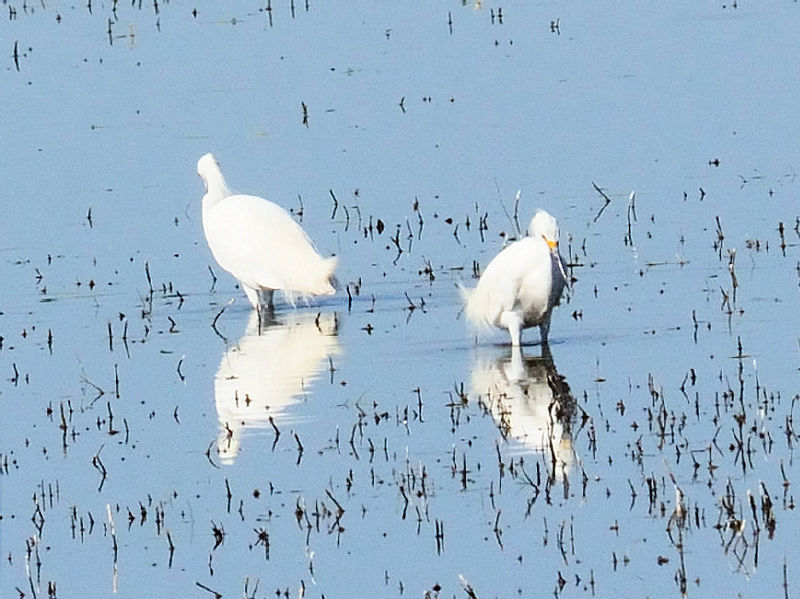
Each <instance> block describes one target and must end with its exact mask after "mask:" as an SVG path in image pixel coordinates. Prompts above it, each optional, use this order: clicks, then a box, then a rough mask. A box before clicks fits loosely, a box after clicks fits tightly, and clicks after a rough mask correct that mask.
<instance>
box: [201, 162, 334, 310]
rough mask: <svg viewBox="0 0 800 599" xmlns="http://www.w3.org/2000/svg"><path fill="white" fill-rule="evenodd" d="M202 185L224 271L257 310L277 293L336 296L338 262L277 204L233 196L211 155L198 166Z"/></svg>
mask: <svg viewBox="0 0 800 599" xmlns="http://www.w3.org/2000/svg"><path fill="white" fill-rule="evenodd" d="M197 174H198V175H200V177H201V178H202V179H203V183H204V184H205V187H206V194H205V195H204V196H203V231H204V232H205V235H206V240H207V241H208V246H209V248H211V253H212V254H214V258H215V259H216V261H217V262H218V263H219V265H220V266H221V267H222V268H224V269H225V270H227V271H228V272H229V273H231V274H232V275H233V276H234V277H236V278H237V279H238V280H239V282H240V283H241V285H242V289H244V292H245V293H246V294H247V299H249V300H250V303H251V304H253V307H254V308H256V309H257V310H258V309H259V308H260V307H261V306H262V305H266V306H268V307H269V306H271V305H272V294H273V292H274V291H275V290H276V289H279V290H281V291H282V292H283V294H284V296H285V297H286V299H287V300H288V301H289V302H291V303H294V300H295V298H296V297H297V296H311V295H330V294H333V293H334V292H335V289H334V281H335V279H334V277H333V271H334V269H335V268H336V262H337V259H336V258H335V257H334V258H323V257H322V256H320V255H319V253H318V252H317V250H316V248H315V247H314V244H313V243H312V242H311V239H309V237H308V235H307V234H306V232H305V231H304V230H303V228H302V227H301V226H300V225H299V224H297V222H296V221H295V220H294V219H293V218H292V217H291V215H290V214H289V213H288V212H286V210H284V209H283V208H281V207H280V206H278V205H277V204H273V203H272V202H270V201H268V200H265V199H264V198H260V197H257V196H252V195H243V194H232V193H231V191H230V189H229V188H228V185H227V183H226V182H225V178H224V177H223V176H222V172H221V171H220V169H219V164H218V163H217V161H216V159H215V158H214V156H213V155H212V154H205V155H203V156H202V157H201V158H200V160H198V161H197Z"/></svg>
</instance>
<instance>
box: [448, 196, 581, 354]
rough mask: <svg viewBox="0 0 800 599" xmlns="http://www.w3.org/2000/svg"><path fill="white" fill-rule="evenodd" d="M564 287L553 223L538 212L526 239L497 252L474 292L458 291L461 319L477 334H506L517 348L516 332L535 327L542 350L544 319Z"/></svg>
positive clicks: (547, 323)
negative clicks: (483, 331) (489, 330)
mask: <svg viewBox="0 0 800 599" xmlns="http://www.w3.org/2000/svg"><path fill="white" fill-rule="evenodd" d="M566 283H567V274H566V270H565V263H564V260H563V258H562V257H561V255H560V254H559V253H558V223H557V222H556V219H555V218H553V216H551V215H550V214H548V213H547V212H545V211H544V210H539V211H537V212H536V214H535V215H534V217H533V219H531V224H530V229H529V232H528V236H527V237H525V238H524V239H520V240H519V241H515V242H514V243H512V244H511V245H509V246H508V247H506V248H505V249H504V250H503V251H501V252H500V253H499V254H498V255H497V256H495V257H494V259H493V260H492V261H491V262H490V263H489V265H488V266H487V267H486V270H485V271H484V272H483V275H481V278H480V280H479V281H478V286H477V287H476V288H475V289H465V288H463V287H462V294H463V296H464V299H465V301H466V314H467V318H468V319H469V320H470V321H471V322H472V323H473V324H474V325H476V326H478V327H479V328H485V327H488V326H490V325H494V326H496V327H500V328H506V329H508V333H509V335H511V345H519V344H520V337H521V335H522V329H525V328H528V327H533V326H537V325H538V327H539V332H540V334H541V339H542V345H547V335H548V333H549V331H550V314H551V312H552V310H553V306H555V305H557V304H558V302H559V300H560V298H561V292H562V291H563V289H564V285H565V284H566Z"/></svg>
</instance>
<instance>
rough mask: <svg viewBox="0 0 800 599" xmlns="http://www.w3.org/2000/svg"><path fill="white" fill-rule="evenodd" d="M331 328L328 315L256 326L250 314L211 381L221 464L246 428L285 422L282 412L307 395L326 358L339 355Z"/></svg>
mask: <svg viewBox="0 0 800 599" xmlns="http://www.w3.org/2000/svg"><path fill="white" fill-rule="evenodd" d="M336 325H337V320H336V315H335V314H333V313H328V314H316V313H312V314H306V313H299V312H292V313H291V314H287V315H285V316H282V317H280V318H279V319H278V320H271V321H269V322H266V323H263V322H262V323H261V326H260V327H259V316H258V312H256V311H253V313H252V314H251V316H250V320H249V322H248V323H247V328H246V329H245V333H244V335H242V338H241V339H239V341H238V343H236V344H234V345H231V346H230V347H228V349H227V351H226V352H225V354H224V355H223V356H222V361H221V362H220V365H219V370H218V371H217V375H216V377H215V379H214V395H215V398H216V405H217V415H218V417H219V426H220V432H219V438H218V440H217V447H218V452H219V456H220V458H221V460H222V462H223V463H226V464H231V463H233V462H234V460H235V459H236V456H237V455H238V454H239V450H240V447H241V443H242V437H243V436H244V434H245V432H246V430H247V429H262V428H267V427H270V428H271V427H272V426H273V425H272V424H271V422H270V421H271V420H272V422H274V423H275V424H276V425H277V424H278V423H279V422H281V421H282V420H283V421H284V422H285V419H286V417H287V415H286V411H287V409H288V408H290V407H291V406H292V405H293V404H295V403H297V402H298V401H300V400H301V399H302V398H303V397H305V396H307V395H308V394H309V393H310V392H311V389H312V388H313V386H314V383H315V381H317V379H319V378H320V376H322V373H323V372H325V371H326V370H328V369H329V361H328V358H329V357H330V356H332V355H334V354H337V353H339V342H338V339H337V336H336ZM259 329H260V331H259Z"/></svg>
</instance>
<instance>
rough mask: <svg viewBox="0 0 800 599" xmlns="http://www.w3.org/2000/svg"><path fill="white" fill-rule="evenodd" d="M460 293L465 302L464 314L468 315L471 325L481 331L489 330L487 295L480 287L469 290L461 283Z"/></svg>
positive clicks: (459, 286)
mask: <svg viewBox="0 0 800 599" xmlns="http://www.w3.org/2000/svg"><path fill="white" fill-rule="evenodd" d="M458 292H459V293H460V294H461V300H462V301H463V302H464V313H465V314H466V315H467V320H468V321H469V323H470V324H471V325H472V326H474V327H475V328H477V329H479V330H484V329H486V328H488V327H489V321H488V320H487V319H486V306H487V301H488V298H487V297H486V293H485V292H484V291H483V290H482V289H481V288H480V287H476V288H475V289H468V288H467V287H464V285H463V284H461V283H460V282H459V283H458Z"/></svg>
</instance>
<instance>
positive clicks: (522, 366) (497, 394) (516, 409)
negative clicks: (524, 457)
mask: <svg viewBox="0 0 800 599" xmlns="http://www.w3.org/2000/svg"><path fill="white" fill-rule="evenodd" d="M479 351H481V352H482V353H481V354H479V355H478V356H477V359H476V362H475V367H474V368H473V370H472V390H473V394H474V396H476V397H479V398H480V400H481V401H482V402H483V403H484V404H485V405H486V406H488V411H489V412H490V413H491V415H492V417H493V418H494V420H495V424H496V426H497V428H498V430H499V431H500V434H501V435H502V436H503V438H504V439H505V440H507V441H509V442H510V443H512V444H513V445H516V449H518V450H519V453H526V452H532V453H540V454H542V455H543V456H545V458H546V461H547V465H548V472H549V481H550V482H551V483H552V482H556V481H562V480H563V481H564V482H566V477H567V475H568V473H569V470H570V469H571V468H572V466H573V465H574V464H575V463H576V461H577V456H576V455H575V451H574V448H573V445H572V430H573V422H574V420H575V410H576V402H575V399H574V398H573V396H572V393H571V392H570V389H569V385H568V384H567V381H566V379H565V378H564V377H563V376H562V375H560V374H559V373H558V371H557V369H556V367H555V364H554V362H553V358H552V356H551V354H550V349H549V348H548V347H547V345H543V346H542V355H541V357H525V356H524V355H523V353H522V349H521V348H520V347H519V346H512V347H511V354H510V355H508V354H506V355H505V356H502V357H498V356H497V355H496V351H497V350H496V348H482V349H480V350H479ZM492 354H495V355H492Z"/></svg>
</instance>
